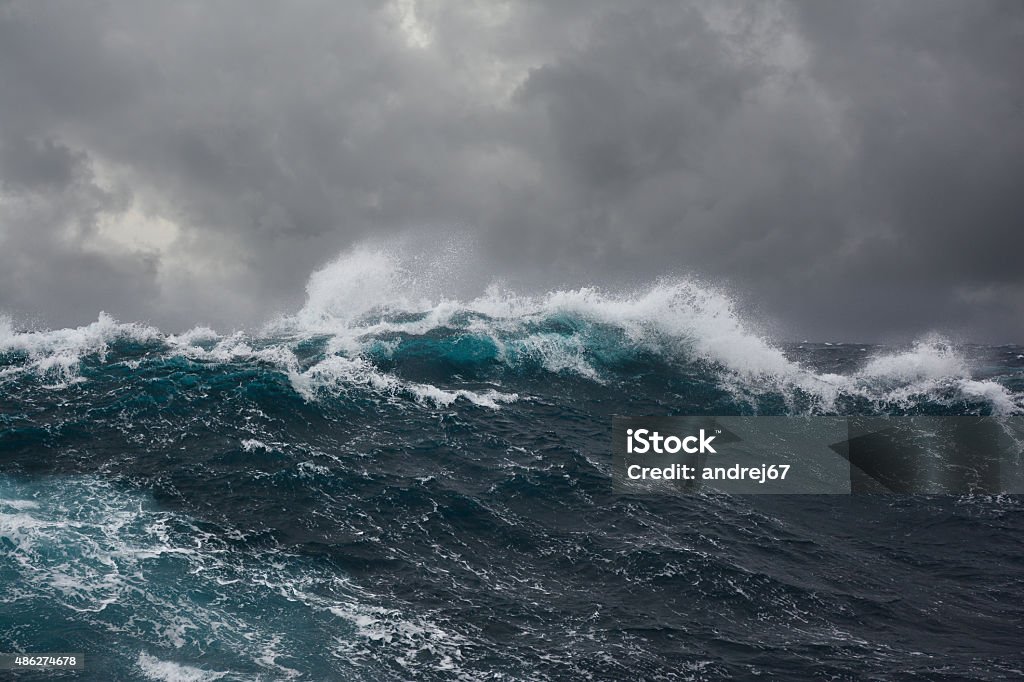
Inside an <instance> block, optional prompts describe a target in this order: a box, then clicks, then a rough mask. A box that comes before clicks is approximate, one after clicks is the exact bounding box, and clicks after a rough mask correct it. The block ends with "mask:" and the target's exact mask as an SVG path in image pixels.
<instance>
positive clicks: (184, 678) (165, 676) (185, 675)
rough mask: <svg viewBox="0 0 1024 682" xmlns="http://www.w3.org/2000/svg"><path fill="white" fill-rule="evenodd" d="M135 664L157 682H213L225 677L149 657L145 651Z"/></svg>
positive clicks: (221, 673) (219, 673)
mask: <svg viewBox="0 0 1024 682" xmlns="http://www.w3.org/2000/svg"><path fill="white" fill-rule="evenodd" d="M136 664H137V665H138V666H139V670H141V671H142V674H143V675H145V676H146V677H147V678H148V679H151V680H157V681H159V682H213V680H219V679H221V678H223V677H224V676H225V675H227V673H223V672H214V671H210V670H203V669H202V668H195V667H193V666H190V665H184V664H182V663H175V662H174V661H165V660H162V659H159V658H157V657H156V656H151V655H149V654H148V653H146V652H145V651H141V652H139V658H138V660H137V661H136Z"/></svg>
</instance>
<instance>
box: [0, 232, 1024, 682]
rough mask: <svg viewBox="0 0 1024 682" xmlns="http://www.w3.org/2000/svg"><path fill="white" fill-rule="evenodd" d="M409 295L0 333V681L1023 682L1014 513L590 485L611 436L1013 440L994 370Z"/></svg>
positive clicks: (723, 327) (945, 504)
mask: <svg viewBox="0 0 1024 682" xmlns="http://www.w3.org/2000/svg"><path fill="white" fill-rule="evenodd" d="M416 293H417V291H416V287H415V286H411V285H410V283H409V277H408V273H407V272H403V271H402V268H401V266H400V264H396V263H395V262H393V261H392V260H391V259H390V258H389V256H388V255H387V254H385V253H379V252H371V251H364V252H358V253H356V254H353V255H351V256H349V257H348V258H347V259H342V260H341V261H339V262H337V263H335V264H334V265H332V266H330V267H328V268H326V269H325V270H323V271H321V272H319V273H317V274H315V275H314V276H313V278H312V279H311V281H310V285H309V298H308V300H307V303H306V305H305V306H304V307H303V308H302V309H301V310H300V311H298V312H297V313H296V314H294V315H291V316H286V317H283V318H281V319H279V320H277V321H276V322H274V323H273V324H271V325H268V326H267V327H266V328H265V329H263V330H262V331H260V332H250V333H235V334H222V333H217V332H215V331H213V330H210V329H206V328H197V329H193V330H190V331H189V332H187V333H184V334H178V335H175V334H167V333H164V332H161V331H160V330H158V329H155V328H152V327H149V326H147V325H144V324H133V323H125V322H118V321H115V320H114V319H112V318H110V317H109V316H105V315H101V316H100V318H99V319H98V320H97V321H96V322H95V323H93V324H91V325H87V326H84V327H80V328H75V329H62V330H49V331H32V330H29V329H25V328H23V327H20V326H19V325H18V324H17V323H16V322H13V321H6V322H0V463H2V469H0V651H9V652H14V651H34V652H44V651H54V652H57V651H79V652H84V653H85V654H86V660H87V670H86V671H84V672H81V673H66V675H67V676H68V677H71V676H75V677H77V678H78V679H97V680H252V679H261V680H280V679H307V680H346V679H352V680H378V679H439V680H440V679H507V680H519V679H540V680H544V679H552V680H555V679H559V680H560V679H571V680H578V679H608V680H621V679H680V680H685V679H694V680H701V679H720V678H723V677H737V678H754V677H759V678H760V679H851V680H853V679H865V678H869V679H949V680H954V679H957V680H958V679H986V680H988V679H992V680H997V679H1018V678H1020V677H1021V676H1024V654H1022V647H1021V643H1022V642H1024V517H1022V505H1021V501H1020V500H1019V498H1016V497H1012V496H1002V497H977V496H974V497H954V496H946V497H891V498H875V497H835V496H832V497H814V496H794V497H785V496H761V497H729V496H722V495H697V496H692V497H668V496H664V497H659V496H629V495H620V496H616V495H613V494H612V485H611V480H610V475H611V474H610V471H611V455H610V438H611V436H610V434H611V418H612V416H613V415H617V414H619V415H655V414H656V415H699V414H707V415H729V414H737V415H745V414H771V415H787V414H794V415H798V414H840V415H846V414H935V415H960V414H1018V413H1020V412H1021V411H1022V410H1024V348H1022V347H1015V346H1000V347H982V346H963V345H956V344H953V343H950V342H949V341H947V340H944V339H942V338H939V337H929V338H926V339H922V340H921V341H919V342H918V343H916V344H912V345H909V346H906V347H899V348H888V347H880V346H871V345H863V344H843V343H835V344H825V343H798V344H778V343H771V342H770V341H768V340H766V339H765V338H763V337H762V336H760V335H758V334H756V333H754V332H753V331H752V330H751V329H749V328H748V326H747V325H746V324H745V323H744V321H743V319H742V318H741V316H739V315H738V314H737V313H736V311H735V306H734V305H733V304H732V302H731V301H730V300H729V299H728V298H727V297H725V296H723V295H721V294H720V293H717V292H715V291H713V290H711V289H708V288H705V287H701V286H699V285H697V284H694V283H692V282H687V281H663V282H661V283H659V284H656V285H653V286H651V287H649V288H646V289H641V290H638V291H635V292H631V293H628V294H611V293H607V292H601V291H598V290H588V289H581V290H567V291H557V292H551V293H549V294H545V295H541V296H522V295H516V294H514V293H510V292H507V291H502V290H500V289H497V288H495V289H490V290H488V291H486V292H484V293H482V294H481V295H480V296H479V297H476V298H472V299H468V300H460V299H455V298H451V299H445V298H443V297H442V298H437V297H435V298H434V299H432V300H421V299H420V298H418V297H417V296H416V295H415V294H416ZM26 677H28V675H26Z"/></svg>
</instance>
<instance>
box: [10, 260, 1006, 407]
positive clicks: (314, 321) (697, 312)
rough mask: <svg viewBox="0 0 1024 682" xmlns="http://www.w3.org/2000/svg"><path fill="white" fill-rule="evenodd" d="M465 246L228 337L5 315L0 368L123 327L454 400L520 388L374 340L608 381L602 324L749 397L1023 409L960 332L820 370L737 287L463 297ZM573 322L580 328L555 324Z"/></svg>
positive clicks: (189, 353) (99, 341) (339, 388)
mask: <svg viewBox="0 0 1024 682" xmlns="http://www.w3.org/2000/svg"><path fill="white" fill-rule="evenodd" d="M457 260H458V259H457V258H455V257H453V255H452V252H451V249H450V248H447V249H442V250H441V252H440V255H433V256H432V255H430V254H424V253H422V252H416V253H413V254H403V253H401V252H399V251H398V250H395V249H386V248H371V247H367V246H363V247H358V248H356V249H354V250H352V251H350V252H348V253H346V254H343V255H342V256H340V257H339V258H337V259H335V260H334V261H332V262H331V263H329V264H328V265H326V266H325V267H324V268H322V269H320V270H318V271H316V272H315V273H313V274H312V275H311V277H310V279H309V283H308V285H307V299H306V302H305V304H304V305H303V306H302V308H301V309H300V310H299V311H298V312H297V313H295V314H294V315H291V316H285V317H282V318H278V319H276V320H274V321H273V322H272V323H270V324H269V325H268V326H267V327H266V328H265V329H264V330H263V331H262V332H261V333H260V334H258V335H254V336H253V335H248V334H245V333H241V332H237V333H234V334H230V335H227V336H221V335H219V334H217V332H215V331H213V330H212V329H209V328H206V327H197V328H195V329H192V330H189V331H188V332H185V333H183V334H180V335H168V336H162V337H161V335H160V333H159V332H158V331H157V330H155V329H153V328H152V327H147V326H145V325H137V324H123V323H118V322H117V321H115V320H113V318H111V317H110V316H108V315H105V314H101V315H100V317H99V319H98V320H97V321H96V322H95V323H93V324H91V325H86V326H84V327H78V328H75V329H63V330H55V331H30V332H17V331H15V330H14V328H13V325H12V323H11V321H10V320H8V319H5V318H0V353H3V352H8V353H10V352H21V353H25V354H26V355H27V361H26V362H25V363H24V364H22V365H18V366H13V367H7V368H4V369H3V370H0V381H2V380H4V379H5V378H6V377H9V376H13V375H17V374H18V373H21V372H26V371H29V372H35V373H37V374H39V375H41V376H45V377H48V378H50V379H51V380H53V381H54V382H55V384H54V385H56V386H66V385H68V384H71V383H74V382H76V381H81V378H80V377H79V368H80V363H81V361H82V360H83V359H84V358H85V357H87V356H95V357H97V358H100V359H102V358H103V357H105V355H106V353H107V351H108V346H109V344H110V343H111V342H113V341H115V340H120V339H130V340H136V341H153V340H154V339H162V340H163V342H164V345H165V347H166V349H167V352H169V353H171V354H175V355H180V356H183V357H187V358H189V359H192V360H196V361H202V362H214V363H234V362H258V363H263V364H266V365H268V366H270V367H273V368H275V369H277V370H278V371H280V372H282V373H283V374H285V375H286V376H287V377H288V378H289V381H290V382H291V385H292V387H293V388H294V389H295V390H296V391H297V392H298V393H299V394H300V395H302V396H303V397H304V398H305V399H307V400H317V399H318V398H319V397H320V396H337V395H345V394H348V393H350V392H351V391H353V390H368V391H371V392H375V393H377V394H379V395H381V396H383V397H386V398H401V397H404V398H408V399H411V400H414V401H417V402H420V403H424V404H430V405H436V406H447V405H451V404H452V403H453V402H455V401H458V400H466V401H468V402H471V403H473V404H476V405H479V406H484V407H488V408H492V409H497V408H498V407H499V406H500V405H501V404H502V403H508V402H513V401H514V400H515V399H516V396H515V395H513V394H511V393H502V392H499V391H497V390H488V391H483V392H481V391H469V390H465V389H460V390H452V389H447V388H442V387H439V386H434V385H431V384H424V383H416V382H412V381H409V380H406V379H403V378H400V377H398V376H397V375H394V374H391V373H387V372H384V371H382V370H380V369H379V368H378V367H377V366H376V365H375V363H374V362H373V361H372V360H371V359H370V358H371V350H373V351H374V352H380V351H381V349H383V352H384V353H385V354H387V353H393V352H394V351H395V349H396V348H397V344H398V343H399V342H398V341H397V340H396V336H395V335H396V334H400V335H403V336H406V337H417V336H420V337H421V336H424V335H427V334H431V333H434V332H439V331H440V332H445V333H451V334H456V335H465V336H475V337H478V338H480V339H486V340H488V342H489V343H490V344H492V345H493V347H494V348H495V349H496V353H497V358H496V359H497V361H499V362H502V363H505V364H507V365H510V366H517V365H521V364H522V363H524V362H528V363H534V364H536V365H537V366H539V367H542V368H543V369H544V370H546V371H548V372H552V373H558V374H575V375H578V376H580V377H582V378H585V379H588V380H591V381H595V382H605V381H607V380H608V379H609V377H608V376H607V375H606V374H605V373H604V372H603V371H602V368H601V367H600V364H599V363H597V362H596V357H595V351H596V347H595V346H596V345H599V344H600V341H599V340H598V339H597V338H596V337H595V334H598V335H599V334H600V333H601V331H602V330H605V331H607V330H611V331H612V332H615V333H616V334H618V338H617V339H616V340H615V341H614V343H617V344H619V346H620V347H618V348H617V349H616V352H619V353H621V354H627V355H628V354H629V353H633V352H645V353H655V354H657V355H660V356H661V357H662V358H664V359H665V360H666V361H668V362H678V363H693V362H705V363H708V364H709V365H711V366H713V367H716V368H717V371H718V373H719V378H718V379H719V382H720V384H721V385H722V386H723V387H725V388H726V389H727V390H729V391H731V392H732V393H733V394H734V395H735V396H736V398H737V399H741V400H743V399H752V397H756V396H757V395H762V394H767V393H777V394H780V395H782V397H783V398H784V399H785V400H786V401H787V402H788V403H790V404H791V406H793V407H794V409H798V408H796V405H797V403H798V397H802V399H803V400H804V401H805V402H806V400H810V402H811V406H810V409H811V410H813V411H825V412H828V411H833V410H835V409H837V401H839V400H840V399H842V398H843V397H844V396H846V397H851V398H857V399H863V400H867V401H870V402H872V403H876V404H877V405H878V406H879V407H880V408H881V409H885V408H886V406H889V405H897V406H910V405H912V404H913V403H914V402H915V401H920V400H939V401H946V402H954V401H972V402H979V401H981V402H986V403H988V404H990V405H991V409H992V410H993V411H995V412H997V413H1001V414H1007V413H1016V412H1020V411H1024V397H1022V396H1021V395H1019V394H1014V393H1013V392H1011V391H1010V390H1009V389H1007V388H1006V387H1005V386H1002V385H1001V384H999V383H997V382H995V381H991V380H984V379H978V378H976V377H975V376H973V372H972V368H971V366H970V363H969V362H968V361H967V360H966V358H965V357H964V356H963V355H962V353H960V352H958V351H957V349H956V348H955V347H953V346H952V344H950V343H948V342H947V341H945V340H943V339H941V338H940V337H934V336H932V337H927V338H925V339H922V340H921V341H919V342H918V343H917V344H915V345H914V346H913V347H911V348H909V349H907V350H904V351H897V352H886V353H882V354H879V355H876V356H874V357H868V358H865V361H864V364H863V366H862V367H861V368H860V369H859V370H856V371H853V372H850V373H848V374H842V375H840V374H833V373H826V372H818V371H815V370H813V369H811V368H808V367H806V366H804V365H801V364H800V363H798V362H794V361H792V360H790V359H789V358H788V357H787V356H786V354H785V353H784V352H783V350H782V349H781V348H780V347H779V346H778V345H776V344H774V343H772V342H771V341H770V340H768V339H767V338H766V337H765V336H764V335H763V334H759V333H757V330H756V329H754V328H752V327H751V326H750V324H749V323H748V322H747V321H746V320H745V319H744V318H743V316H742V315H741V314H740V313H739V312H738V308H737V305H736V303H735V301H734V300H733V299H732V298H731V297H730V296H729V295H727V294H726V293H725V292H723V291H720V290H718V289H716V288H714V287H711V286H707V285H705V284H702V283H699V282H696V281H693V280H687V279H663V280H661V281H658V282H656V283H655V284H653V285H651V286H648V287H646V288H640V289H637V290H634V291H619V292H611V291H604V290H601V289H597V288H587V287H585V288H579V289H567V290H558V291H552V292H548V293H545V294H540V295H525V294H521V293H516V292H513V291H509V290H507V289H504V288H502V287H499V286H496V285H492V286H490V287H488V288H486V289H485V290H484V291H483V292H482V293H481V294H479V295H478V296H475V297H469V298H466V299H465V300H460V299H457V298H453V297H452V296H450V295H449V294H448V293H446V291H445V290H444V287H443V286H442V284H441V283H443V281H444V279H445V277H446V276H447V275H448V273H449V270H450V268H451V266H452V264H453V263H454V262H455V261H457ZM559 321H568V322H569V324H570V328H569V329H568V330H564V329H556V330H554V331H552V329H550V326H551V325H550V324H549V323H556V322H559ZM312 338H326V345H325V347H324V351H323V353H324V354H323V355H322V356H321V357H319V358H315V359H314V361H313V362H308V361H307V362H300V360H299V358H298V356H297V355H296V348H297V344H300V343H302V342H303V341H305V340H309V339H312Z"/></svg>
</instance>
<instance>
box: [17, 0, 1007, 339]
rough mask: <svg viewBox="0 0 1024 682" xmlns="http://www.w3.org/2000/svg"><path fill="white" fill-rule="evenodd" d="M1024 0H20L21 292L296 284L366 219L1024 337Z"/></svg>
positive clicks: (388, 229) (776, 299) (281, 306)
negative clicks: (171, 0)
mask: <svg viewBox="0 0 1024 682" xmlns="http://www.w3.org/2000/svg"><path fill="white" fill-rule="evenodd" d="M1022 64H1024V5H1021V4H1020V3H1019V2H1017V1H1016V0H1011V1H1007V2H982V1H978V2H963V1H959V0H958V1H946V0H927V1H925V0H919V1H907V2H900V3H891V2H857V3H848V2H838V1H834V2H832V1H827V2H813V1H811V0H807V1H806V2H800V3H785V2H759V3H751V2H739V3H730V2H713V3H711V2H708V3H699V2H698V3H687V2H678V1H674V2H645V3H621V2H604V3H602V2H591V1H588V2H551V3H537V2H521V3H517V2H493V3H461V2H460V3H448V2H425V1H420V0H401V1H397V2H391V3H386V4H381V3H375V2H344V3H339V2H323V3H317V2H296V3H269V2H267V3H253V2H228V1H225V2H218V3H199V2H196V3H189V2H179V3H157V2H114V1H104V2H89V3H87V2H57V1H52V2H0V311H4V312H7V313H9V314H12V315H15V316H17V317H19V318H24V319H31V320H38V321H39V322H41V323H44V324H50V325H68V324H81V323H83V322H87V321H89V320H94V319H96V314H97V312H98V311H99V310H101V309H102V310H106V311H107V312H109V313H111V314H113V315H115V316H116V317H118V318H121V319H125V320H130V319H142V320H150V321H153V322H155V323H157V324H160V325H161V326H164V327H167V328H169V329H175V328H181V327H187V326H192V325H194V324H197V323H205V324H210V325H212V326H214V327H217V328H218V329H230V328H231V327H233V326H236V325H251V324H258V323H259V322H261V321H264V320H265V319H267V318H268V317H269V316H271V315H273V314H274V313H276V312H280V311H285V310H293V309H295V307H296V306H297V305H298V304H299V302H300V301H301V299H302V294H303V286H304V284H305V282H306V279H307V277H308V275H309V273H310V272H311V271H312V270H314V269H315V268H317V267H319V266H321V265H323V264H324V262H325V261H326V260H328V259H330V258H331V257H332V256H333V255H335V254H337V253H339V252H340V251H342V250H344V249H346V248H348V247H350V246H352V245H353V244H357V243H359V242H360V241H362V240H365V239H367V238H369V237H374V238H377V239H384V240H386V239H388V238H389V236H391V235H395V236H397V235H400V234H405V233H408V232H410V231H411V232H417V231H424V230H442V231H443V230H449V229H450V230H456V231H461V232H465V233H469V234H471V235H472V236H473V238H474V241H475V243H476V244H477V250H478V252H477V253H476V254H475V255H474V258H478V259H480V261H481V263H485V264H486V269H487V270H488V271H490V272H493V273H495V274H496V275H498V276H502V277H505V278H507V279H509V280H510V281H513V282H515V281H517V280H521V281H524V282H526V281H529V282H533V283H535V284H536V283H545V284H547V283H550V284H563V285H582V284H591V283H596V284H607V285H618V284H623V283H629V282H638V281H644V280H648V279H652V278H655V277H657V276H659V275H664V274H669V275H671V274H675V275H688V274H692V275H695V276H698V277H701V278H705V279H708V280H710V281H712V282H716V283H720V284H722V285H723V286H726V287H728V288H730V289H732V290H734V291H735V292H736V293H737V296H738V297H739V298H740V299H741V300H743V301H746V302H747V303H748V304H750V306H751V307H753V308H756V313H757V314H758V315H759V316H760V317H762V318H764V319H770V320H773V321H774V324H775V325H776V327H777V332H778V333H779V334H780V335H781V336H783V337H788V338H799V337H815V338H823V339H824V338H845V339H852V340H876V339H878V340H886V339H897V338H907V337H910V336H913V335H916V334H920V333H922V332H925V331H930V330H939V331H946V332H948V333H951V334H954V335H957V336H959V337H960V338H963V339H973V340H985V341H993V340H998V341H1018V342H1020V341H1022V337H1024V268H1022V267H1021V266H1020V264H1019V263H1020V254H1021V250H1022V246H1024V230H1022V228H1024V198H1022V192H1021V190H1020V186H1021V183H1022V180H1024V85H1022V84H1024V79H1022V75H1024V74H1022V70H1021V65H1022Z"/></svg>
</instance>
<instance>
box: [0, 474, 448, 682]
mask: <svg viewBox="0 0 1024 682" xmlns="http://www.w3.org/2000/svg"><path fill="white" fill-rule="evenodd" d="M203 526H204V524H197V523H196V522H194V521H193V520H192V519H191V518H189V517H187V516H185V515H182V514H179V513H176V512H173V511H168V510H163V509H160V508H159V507H158V506H157V505H156V504H155V503H154V502H153V501H152V500H151V499H149V498H148V497H147V496H144V495H141V494H138V493H134V492H131V491H127V490H124V489H121V488H120V487H119V486H117V485H115V484H113V483H111V482H109V481H106V480H104V479H101V478H98V477H93V476H83V477H51V478H47V479H43V480H41V481H27V480H21V479H16V478H11V477H5V476H0V546H3V547H4V551H3V552H2V553H0V571H2V572H3V573H4V576H5V578H6V579H9V580H10V583H9V584H8V585H7V589H5V590H4V591H3V593H2V595H0V603H3V604H6V605H9V604H16V603H20V602H24V601H26V600H31V601H32V603H34V604H39V605H42V607H43V608H58V609H66V610H67V611H68V612H69V614H71V615H70V616H69V617H71V618H74V619H76V621H81V622H86V623H89V624H90V627H103V628H109V629H111V630H113V631H116V632H117V633H119V634H118V638H119V640H120V641H121V642H122V643H123V646H124V647H125V650H126V651H128V652H133V654H134V652H138V653H137V654H135V655H137V659H136V666H137V668H138V670H139V671H140V672H141V673H142V674H143V675H145V676H146V677H147V678H149V679H153V680H174V681H178V680H181V681H186V680H219V679H225V680H228V679H230V680H242V679H274V680H281V679H291V678H294V677H299V673H298V672H297V671H296V670H295V669H294V668H293V667H290V665H289V663H290V664H291V665H294V661H295V657H296V656H297V655H299V654H298V652H299V651H300V650H303V647H305V649H310V648H313V647H311V645H310V643H308V642H297V641H296V639H295V634H294V633H292V632H290V631H289V629H288V627H280V626H281V623H275V621H274V620H273V619H266V618H265V617H264V615H263V614H264V613H279V614H282V615H281V617H282V618H283V620H282V621H281V622H282V623H284V624H285V625H289V626H290V625H294V624H295V623H298V622H302V621H304V620H306V619H310V620H314V621H315V620H316V619H318V618H321V617H322V618H327V619H329V620H333V619H335V618H340V620H339V621H338V625H337V627H334V628H332V629H331V632H330V633H324V637H323V642H322V644H323V645H324V649H325V651H326V649H327V648H329V647H331V646H332V645H333V646H334V647H336V648H337V650H338V651H337V652H336V653H338V657H337V658H335V659H334V660H335V661H337V666H338V667H337V668H334V671H335V673H336V675H332V677H339V678H348V677H349V676H350V675H351V674H352V671H354V670H358V669H362V670H363V672H365V671H366V670H368V669H369V670H372V669H373V668H374V667H377V666H378V665H380V663H381V662H382V661H391V660H397V659H399V658H401V659H403V660H404V661H405V663H404V664H405V665H407V666H408V669H409V670H410V671H411V672H410V674H413V675H414V676H415V671H416V670H418V669H419V668H421V667H429V668H441V669H453V668H455V667H456V663H457V662H458V661H459V660H460V658H461V652H460V647H461V646H462V645H463V644H464V639H463V638H462V637H461V636H459V635H458V634H456V633H453V632H448V631H447V630H446V629H445V628H443V627H442V625H441V624H440V623H439V622H438V621H437V620H435V619H434V618H432V617H431V616H430V615H429V614H421V613H415V612H409V611H407V610H404V609H396V608H386V607H384V606H381V605H380V604H378V603H376V599H375V598H374V597H373V596H372V595H370V594H368V593H367V592H365V591H364V590H362V589H361V588H360V587H359V586H358V585H356V584H354V583H352V582H351V581H349V580H348V578H347V577H345V576H344V575H341V574H339V573H337V572H335V571H334V570H324V569H323V567H322V566H321V565H318V564H317V563H316V562H310V561H308V560H307V559H306V558H304V557H301V556H296V555H291V554H287V553H284V552H281V551H279V550H274V549H271V548H267V547H259V548H253V549H251V550H248V549H241V548H239V546H238V545H237V544H235V543H225V542H224V540H223V538H224V537H225V535H228V536H231V531H230V530H223V529H222V530H221V531H220V532H217V533H213V532H210V531H209V530H204V529H203ZM241 537H244V536H241V535H239V536H237V538H241ZM237 538H236V539H237ZM186 587H187V589H184V588H186ZM111 606H113V607H114V608H113V609H111ZM125 613H130V614H131V617H130V618H129V619H128V620H124V619H123V617H124V614H125ZM212 648H219V649H221V654H220V655H221V656H222V657H223V656H225V655H227V656H229V657H237V658H238V660H239V661H240V663H244V665H245V667H246V668H249V669H252V668H253V667H255V668H258V669H259V670H260V671H261V672H260V674H257V675H253V674H251V673H250V674H240V673H238V672H234V671H232V672H221V671H216V670H208V669H204V668H202V667H200V666H199V665H197V664H196V660H197V657H198V656H199V655H200V654H201V653H203V652H205V653H210V651H211V649H212ZM343 649H344V651H346V652H347V653H348V654H351V656H346V655H341V654H342V650H343ZM167 651H173V652H174V653H173V654H171V655H170V656H168V655H166V653H165V652H167ZM364 657H365V660H354V659H360V658H364ZM288 659H291V660H290V661H289V660H288ZM367 665H369V666H372V667H371V668H366V667H364V666H367Z"/></svg>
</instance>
